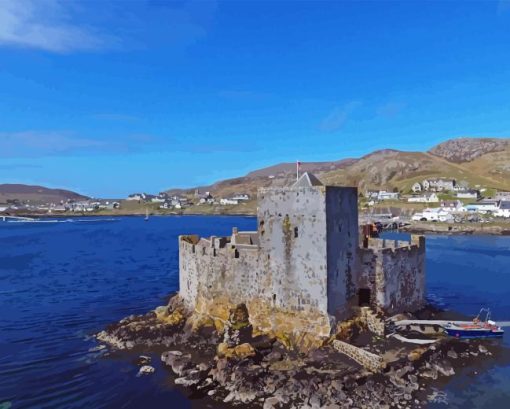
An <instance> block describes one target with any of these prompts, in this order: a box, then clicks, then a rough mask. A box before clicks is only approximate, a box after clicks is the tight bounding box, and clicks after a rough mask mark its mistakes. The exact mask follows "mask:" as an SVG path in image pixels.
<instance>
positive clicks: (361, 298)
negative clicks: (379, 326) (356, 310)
mask: <svg viewBox="0 0 510 409" xmlns="http://www.w3.org/2000/svg"><path fill="white" fill-rule="evenodd" d="M358 305H359V306H360V307H363V306H367V305H370V289H369V288H360V289H359V290H358Z"/></svg>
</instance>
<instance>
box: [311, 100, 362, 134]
mask: <svg viewBox="0 0 510 409" xmlns="http://www.w3.org/2000/svg"><path fill="white" fill-rule="evenodd" d="M360 105H361V102H359V101H351V102H348V103H347V104H345V105H343V106H341V107H337V108H335V109H333V111H331V113H330V114H329V115H328V116H327V117H326V118H324V119H323V120H322V122H321V123H320V126H319V128H320V129H321V130H322V131H324V132H335V131H338V130H339V129H341V128H342V127H343V126H344V125H345V123H346V122H347V121H348V119H349V117H350V116H351V115H352V113H353V112H354V111H355V110H356V109H357V108H358V107H359V106H360Z"/></svg>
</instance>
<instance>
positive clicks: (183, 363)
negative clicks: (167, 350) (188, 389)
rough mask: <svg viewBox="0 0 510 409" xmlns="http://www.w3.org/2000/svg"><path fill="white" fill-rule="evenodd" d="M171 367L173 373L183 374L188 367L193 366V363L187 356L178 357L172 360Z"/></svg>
mask: <svg viewBox="0 0 510 409" xmlns="http://www.w3.org/2000/svg"><path fill="white" fill-rule="evenodd" d="M171 367H172V371H173V372H174V374H176V375H177V376H183V375H184V374H185V373H186V371H187V370H188V369H191V368H193V364H192V363H191V361H190V359H189V358H188V357H186V358H184V357H179V358H176V359H175V360H174V361H173V362H172V364H171Z"/></svg>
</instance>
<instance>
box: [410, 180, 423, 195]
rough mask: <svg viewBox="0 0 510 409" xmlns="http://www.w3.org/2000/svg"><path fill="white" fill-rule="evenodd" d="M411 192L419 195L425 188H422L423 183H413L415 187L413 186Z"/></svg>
mask: <svg viewBox="0 0 510 409" xmlns="http://www.w3.org/2000/svg"><path fill="white" fill-rule="evenodd" d="M411 190H412V191H413V192H414V193H419V192H421V191H422V190H423V187H422V186H421V183H418V182H416V183H413V185H412V186H411Z"/></svg>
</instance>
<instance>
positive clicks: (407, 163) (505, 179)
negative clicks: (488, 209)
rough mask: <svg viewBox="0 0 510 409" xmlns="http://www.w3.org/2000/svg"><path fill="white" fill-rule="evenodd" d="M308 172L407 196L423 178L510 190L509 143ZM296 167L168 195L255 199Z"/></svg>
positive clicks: (463, 143) (353, 161)
mask: <svg viewBox="0 0 510 409" xmlns="http://www.w3.org/2000/svg"><path fill="white" fill-rule="evenodd" d="M300 170H301V171H302V172H304V171H309V172H312V173H315V174H317V176H318V177H319V178H320V179H321V180H322V181H323V182H324V183H325V184H331V185H343V186H357V187H358V188H359V189H360V190H361V191H363V190H365V189H369V188H381V189H397V190H400V191H403V192H407V191H409V189H410V187H411V186H412V184H413V183H414V182H418V181H421V180H423V179H425V178H434V177H451V178H455V179H457V180H458V181H461V180H466V181H467V182H469V183H470V185H472V186H476V185H482V186H487V187H492V188H497V189H506V190H510V138H476V137H473V138H469V137H461V138H455V139H449V140H446V141H444V142H441V143H439V144H437V145H435V146H433V147H431V148H430V149H429V150H427V151H424V152H411V151H402V150H397V149H391V148H388V149H381V150H377V151H374V152H370V153H368V154H366V155H363V156H361V157H360V158H347V159H340V160H335V161H324V162H303V163H302V164H301V166H300ZM295 172H296V164H295V163H280V164H277V165H272V166H268V167H265V168H262V169H256V170H254V171H251V172H249V173H248V174H246V175H245V176H240V177H237V178H232V179H225V180H220V181H217V182H215V183H213V184H211V185H208V186H201V187H196V188H190V189H169V190H168V191H167V192H168V193H170V194H182V193H184V194H186V193H192V192H194V191H195V189H199V190H200V191H201V192H205V191H209V192H211V193H212V194H213V195H215V196H224V197H225V196H228V195H232V194H236V193H249V194H252V195H254V194H256V191H257V188H259V187H270V186H274V187H277V186H283V185H285V184H288V183H290V182H291V181H292V180H294V178H295Z"/></svg>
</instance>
